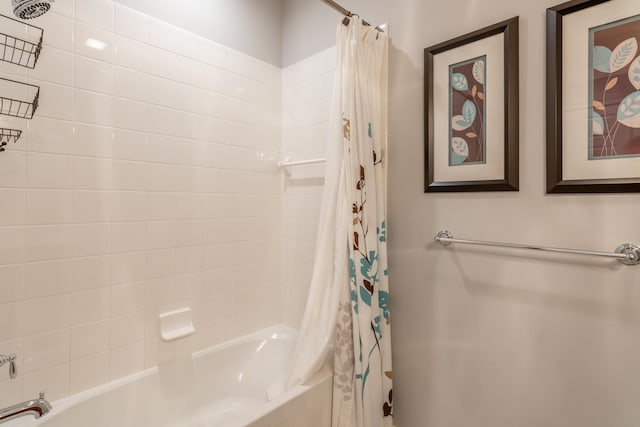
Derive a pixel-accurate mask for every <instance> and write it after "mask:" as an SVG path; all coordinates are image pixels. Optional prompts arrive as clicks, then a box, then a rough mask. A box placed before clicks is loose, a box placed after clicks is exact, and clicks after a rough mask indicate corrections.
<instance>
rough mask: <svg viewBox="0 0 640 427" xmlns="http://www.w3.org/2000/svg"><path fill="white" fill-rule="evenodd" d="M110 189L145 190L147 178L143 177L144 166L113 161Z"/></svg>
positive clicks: (142, 164) (138, 163) (137, 163)
mask: <svg viewBox="0 0 640 427" xmlns="http://www.w3.org/2000/svg"><path fill="white" fill-rule="evenodd" d="M111 188H112V189H113V190H123V191H144V190H146V188H147V177H146V175H145V164H144V163H140V162H129V161H123V160H113V162H112V183H111Z"/></svg>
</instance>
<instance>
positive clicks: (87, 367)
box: [69, 352, 110, 394]
mask: <svg viewBox="0 0 640 427" xmlns="http://www.w3.org/2000/svg"><path fill="white" fill-rule="evenodd" d="M109 369H110V357H109V353H108V352H103V353H98V354H94V355H92V356H89V357H86V358H84V359H78V360H74V361H72V362H71V363H70V364H69V393H71V394H73V393H79V392H81V391H84V390H87V389H90V388H93V387H96V386H99V385H101V384H104V383H107V382H109Z"/></svg>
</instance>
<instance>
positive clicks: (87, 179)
mask: <svg viewBox="0 0 640 427" xmlns="http://www.w3.org/2000/svg"><path fill="white" fill-rule="evenodd" d="M111 182H112V179H111V160H110V159H101V158H92V157H74V158H73V188H74V189H76V190H108V189H110V188H111Z"/></svg>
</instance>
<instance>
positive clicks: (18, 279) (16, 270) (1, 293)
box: [0, 264, 24, 304]
mask: <svg viewBox="0 0 640 427" xmlns="http://www.w3.org/2000/svg"><path fill="white" fill-rule="evenodd" d="M23 295H24V266H23V265H22V264H13V265H3V266H0V304H6V303H9V302H16V301H21V300H22V299H23Z"/></svg>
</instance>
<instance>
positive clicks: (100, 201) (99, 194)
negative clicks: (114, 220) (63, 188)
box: [73, 190, 111, 223]
mask: <svg viewBox="0 0 640 427" xmlns="http://www.w3.org/2000/svg"><path fill="white" fill-rule="evenodd" d="M110 220H111V193H110V192H108V191H84V190H75V191H73V222H74V223H88V222H109V221H110Z"/></svg>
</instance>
